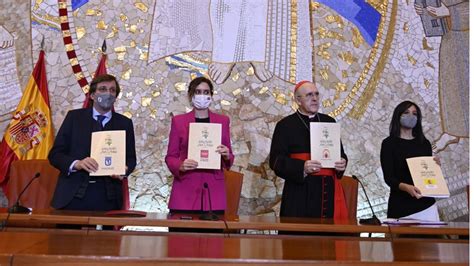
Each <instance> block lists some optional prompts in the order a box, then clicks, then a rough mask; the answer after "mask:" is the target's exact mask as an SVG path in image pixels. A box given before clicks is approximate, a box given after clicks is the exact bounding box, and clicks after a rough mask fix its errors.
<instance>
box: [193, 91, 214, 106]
mask: <svg viewBox="0 0 474 266" xmlns="http://www.w3.org/2000/svg"><path fill="white" fill-rule="evenodd" d="M191 101H192V103H193V106H194V107H195V108H196V109H207V108H209V105H210V104H211V101H212V98H211V96H210V95H202V94H199V95H197V94H196V95H194V96H193V98H192V100H191Z"/></svg>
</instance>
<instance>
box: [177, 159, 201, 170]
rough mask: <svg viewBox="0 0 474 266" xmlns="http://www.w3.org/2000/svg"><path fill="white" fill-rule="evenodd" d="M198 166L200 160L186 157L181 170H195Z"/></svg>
mask: <svg viewBox="0 0 474 266" xmlns="http://www.w3.org/2000/svg"><path fill="white" fill-rule="evenodd" d="M197 167H198V162H196V161H195V160H192V159H185V160H184V161H183V163H182V164H181V166H180V167H179V171H181V172H186V171H189V170H194V169H196V168H197Z"/></svg>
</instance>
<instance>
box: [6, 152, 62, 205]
mask: <svg viewBox="0 0 474 266" xmlns="http://www.w3.org/2000/svg"><path fill="white" fill-rule="evenodd" d="M36 173H40V174H41V175H40V177H39V178H37V179H36V180H34V181H33V182H32V183H31V185H30V187H29V188H28V189H27V190H26V191H25V193H24V194H23V195H22V196H21V199H20V203H21V204H22V205H23V206H25V207H29V208H34V209H50V208H51V207H50V203H51V198H52V197H53V193H54V189H55V188H56V182H57V180H58V176H59V170H58V169H56V168H54V167H53V166H51V165H50V164H49V162H48V160H20V161H14V162H13V163H12V164H11V167H10V180H9V181H8V185H7V189H8V196H7V198H8V205H9V206H12V205H13V204H14V203H15V201H16V200H17V198H18V195H19V194H20V192H21V191H22V190H23V188H24V187H25V186H26V185H27V184H28V182H29V181H30V180H31V179H32V178H33V176H34V175H35V174H36Z"/></svg>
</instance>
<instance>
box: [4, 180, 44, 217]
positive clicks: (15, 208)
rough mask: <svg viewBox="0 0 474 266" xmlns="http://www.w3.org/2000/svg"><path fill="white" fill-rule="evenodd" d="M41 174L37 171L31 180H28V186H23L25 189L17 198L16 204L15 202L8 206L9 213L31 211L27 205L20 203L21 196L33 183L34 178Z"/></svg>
mask: <svg viewBox="0 0 474 266" xmlns="http://www.w3.org/2000/svg"><path fill="white" fill-rule="evenodd" d="M40 175H41V174H40V173H39V172H38V173H36V174H35V176H33V178H32V179H31V180H30V182H28V184H26V186H25V187H24V188H23V190H22V191H21V192H20V194H19V195H18V199H17V200H16V202H15V204H13V206H11V207H10V208H8V212H9V213H30V212H31V211H30V209H28V208H26V207H25V206H21V205H20V198H21V196H22V195H23V193H25V191H26V189H27V188H28V187H29V186H30V185H31V184H32V183H33V180H35V179H36V178H38V177H40Z"/></svg>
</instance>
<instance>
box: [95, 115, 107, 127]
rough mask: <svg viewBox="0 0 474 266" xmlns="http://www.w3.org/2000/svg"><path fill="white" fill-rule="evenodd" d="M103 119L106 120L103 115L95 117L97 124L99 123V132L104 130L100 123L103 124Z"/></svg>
mask: <svg viewBox="0 0 474 266" xmlns="http://www.w3.org/2000/svg"><path fill="white" fill-rule="evenodd" d="M105 118H106V116H105V115H98V116H97V122H98V123H99V128H100V130H104V125H103V124H102V122H104V119H105Z"/></svg>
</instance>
